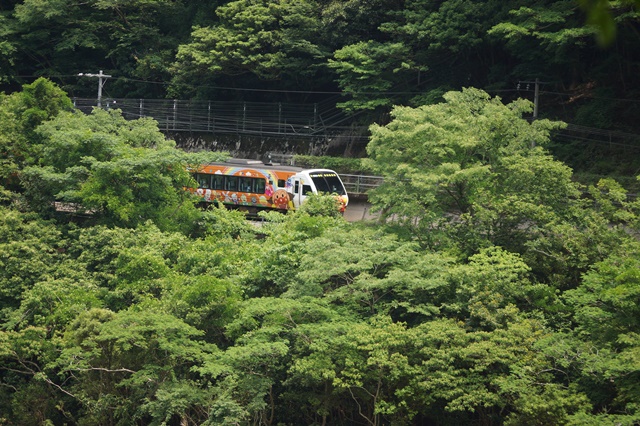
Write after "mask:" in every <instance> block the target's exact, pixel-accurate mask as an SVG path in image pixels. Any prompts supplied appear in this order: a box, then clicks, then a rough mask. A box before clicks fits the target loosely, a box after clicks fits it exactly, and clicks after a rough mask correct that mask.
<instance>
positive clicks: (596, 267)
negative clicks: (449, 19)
mask: <svg viewBox="0 0 640 426" xmlns="http://www.w3.org/2000/svg"><path fill="white" fill-rule="evenodd" d="M443 99H444V101H443V102H441V103H437V104H433V105H427V106H421V107H418V108H411V107H396V108H394V109H393V112H392V118H391V120H390V122H389V123H388V124H386V125H375V126H373V127H372V128H371V133H372V138H371V141H370V144H369V147H368V153H369V158H368V159H367V168H368V169H369V170H373V171H375V172H376V173H379V174H381V175H383V176H384V177H385V184H384V185H383V186H381V187H380V188H379V189H377V190H376V191H375V192H374V193H372V194H371V201H372V202H373V203H374V206H375V207H376V208H377V209H379V210H380V212H381V218H382V219H384V220H381V221H379V222H376V223H357V224H351V223H347V222H345V221H344V219H343V218H342V217H341V216H339V215H336V210H335V206H334V205H333V203H334V201H333V199H332V198H331V197H322V196H320V197H316V198H313V199H312V200H311V201H310V202H309V203H307V204H306V205H305V207H304V208H302V209H300V210H299V211H297V212H295V213H293V214H289V215H286V216H285V215H280V214H268V215H265V220H266V222H265V223H264V224H263V226H262V227H260V228H256V227H254V225H252V224H250V223H249V222H246V221H245V220H244V219H243V218H242V216H239V215H238V214H236V213H235V212H229V211H226V210H224V209H212V210H205V211H203V210H198V209H196V208H195V207H194V202H195V200H193V199H191V198H190V196H189V193H188V192H185V191H183V190H182V188H183V186H184V185H189V183H190V181H189V175H188V174H187V172H186V170H187V166H188V165H189V164H193V163H195V162H198V161H204V160H206V159H212V158H214V157H215V156H218V155H220V154H205V155H206V156H209V158H203V157H194V156H192V155H188V154H185V153H182V152H180V151H178V150H176V149H175V147H174V146H173V143H172V142H171V141H167V140H165V138H164V137H163V136H162V134H161V133H160V132H159V131H158V129H157V126H156V125H155V124H154V122H153V121H151V120H148V119H139V120H134V121H125V120H123V119H122V117H121V116H120V115H119V113H118V112H117V111H108V112H107V111H103V110H95V111H94V112H93V114H90V115H83V114H82V113H79V112H77V111H74V110H73V108H72V106H71V103H70V101H69V98H68V97H67V96H66V95H65V94H64V92H63V91H62V90H61V89H60V88H58V87H57V86H55V85H54V84H52V83H51V82H49V81H47V80H45V79H39V80H37V81H36V82H34V83H33V84H29V85H26V86H25V87H24V88H23V90H21V91H19V92H15V93H13V94H11V95H3V96H2V97H1V98H0V117H2V119H1V120H0V159H1V161H2V173H3V174H2V176H0V179H1V180H0V182H1V183H2V188H1V190H2V191H1V197H2V205H1V206H0V384H1V386H0V398H1V400H2V401H3V403H2V404H0V423H1V424H7V425H11V424H20V425H29V424H33V425H42V424H79V425H116V424H141V425H142V424H144V425H161V424H173V425H178V424H180V425H195V424H256V425H276V424H290V425H299V424H344V425H346V424H363V425H365V424H368V425H380V424H438V425H454V424H505V425H549V424H573V425H589V424H592V425H596V424H597V425H600V424H620V425H631V424H637V423H638V422H639V421H640V388H639V387H638V383H640V308H639V303H638V302H639V301H640V300H639V299H640V275H639V274H638V271H639V270H640V268H639V267H640V264H639V262H640V261H639V259H640V256H639V255H640V243H639V242H638V240H637V238H636V236H637V232H638V230H639V227H640V222H639V220H638V219H639V218H640V216H638V215H639V214H640V203H639V202H637V201H635V202H629V201H627V197H626V193H625V191H624V190H623V189H622V188H621V186H620V185H619V184H617V183H616V182H615V181H614V180H612V179H608V180H603V181H601V182H599V183H598V185H594V186H589V187H582V186H580V185H578V184H576V183H575V182H574V181H573V180H572V172H571V170H570V169H569V168H568V167H567V166H566V165H564V164H563V163H561V162H559V161H557V160H555V159H554V158H553V157H552V156H550V155H549V153H548V152H547V150H546V148H545V147H546V145H547V144H548V143H549V141H550V136H549V135H550V132H551V131H552V130H553V129H555V128H559V127H562V126H563V124H562V123H559V122H552V121H548V120H537V121H534V122H529V121H527V120H526V119H523V118H522V116H523V115H527V114H529V113H530V112H531V109H532V104H531V103H530V102H528V101H525V100H517V101H514V102H510V103H507V104H505V103H504V102H503V101H501V100H500V99H499V98H495V97H491V96H490V95H488V94H487V93H486V92H484V91H481V90H478V89H465V90H463V91H452V92H448V93H446V94H444V97H443ZM55 202H64V203H67V204H65V205H67V206H69V205H71V206H74V209H73V212H72V213H61V212H59V211H57V210H56V209H54V208H53V206H54V203H55Z"/></svg>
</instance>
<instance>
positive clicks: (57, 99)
mask: <svg viewBox="0 0 640 426" xmlns="http://www.w3.org/2000/svg"><path fill="white" fill-rule="evenodd" d="M72 109H73V104H72V103H71V100H70V99H69V97H68V96H67V94H66V93H65V92H64V91H62V90H61V89H60V88H59V87H58V86H57V85H55V84H54V83H52V82H50V81H49V80H46V79H44V78H39V79H38V80H36V81H35V82H33V83H32V84H26V85H24V86H23V89H22V91H21V92H16V93H13V94H11V95H4V94H0V185H4V186H6V187H8V188H11V189H14V190H16V189H18V188H17V180H18V176H19V174H20V172H21V171H22V169H23V168H24V167H26V166H29V165H34V164H37V163H38V161H39V159H40V155H41V148H42V145H41V138H40V137H39V135H38V134H37V132H36V128H37V127H38V126H39V125H40V124H41V123H43V122H45V121H47V120H51V119H53V118H54V117H56V116H57V115H58V114H59V113H60V112H62V111H71V110H72Z"/></svg>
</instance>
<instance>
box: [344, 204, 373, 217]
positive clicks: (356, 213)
mask: <svg viewBox="0 0 640 426" xmlns="http://www.w3.org/2000/svg"><path fill="white" fill-rule="evenodd" d="M370 210H371V204H369V203H368V202H366V201H360V200H350V201H349V205H348V206H347V210H345V212H344V218H345V219H346V220H347V221H348V222H357V221H359V220H369V219H375V218H376V217H377V215H375V214H372V213H371V211H370Z"/></svg>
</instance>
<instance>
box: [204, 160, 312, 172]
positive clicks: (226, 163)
mask: <svg viewBox="0 0 640 426" xmlns="http://www.w3.org/2000/svg"><path fill="white" fill-rule="evenodd" d="M207 165H208V166H236V167H242V166H245V167H247V168H250V167H255V168H260V169H267V170H282V171H287V172H301V171H302V170H304V169H303V168H302V167H296V166H288V165H282V164H278V163H264V162H262V161H260V160H253V159H250V158H230V159H228V160H227V161H216V162H212V163H208V164H207Z"/></svg>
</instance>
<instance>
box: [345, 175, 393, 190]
mask: <svg viewBox="0 0 640 426" xmlns="http://www.w3.org/2000/svg"><path fill="white" fill-rule="evenodd" d="M340 179H342V183H344V187H345V189H346V190H347V192H348V193H349V194H366V193H367V192H368V191H369V190H370V189H373V188H376V187H378V186H380V184H381V183H382V182H383V180H384V179H383V178H382V176H364V175H345V174H342V173H341V174H340Z"/></svg>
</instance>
